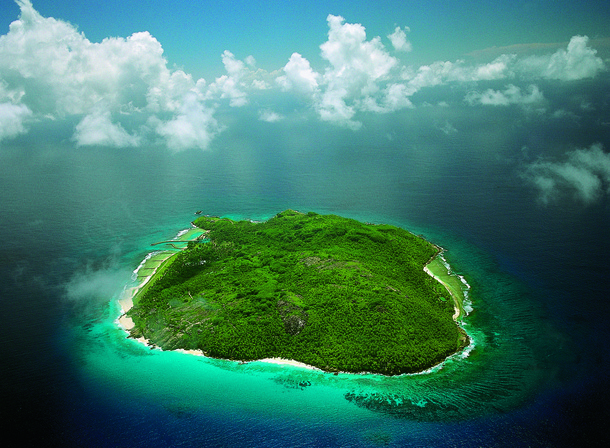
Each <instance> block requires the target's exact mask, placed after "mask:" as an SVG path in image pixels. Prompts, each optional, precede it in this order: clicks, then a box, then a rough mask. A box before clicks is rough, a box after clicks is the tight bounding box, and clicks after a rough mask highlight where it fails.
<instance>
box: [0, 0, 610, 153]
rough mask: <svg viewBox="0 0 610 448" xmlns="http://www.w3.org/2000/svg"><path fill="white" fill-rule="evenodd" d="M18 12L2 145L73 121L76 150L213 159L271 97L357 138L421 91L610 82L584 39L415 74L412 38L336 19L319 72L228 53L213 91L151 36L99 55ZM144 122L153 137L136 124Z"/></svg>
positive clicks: (535, 95) (96, 48)
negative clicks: (199, 151) (150, 151)
mask: <svg viewBox="0 0 610 448" xmlns="http://www.w3.org/2000/svg"><path fill="white" fill-rule="evenodd" d="M17 3H18V4H19V7H20V8H21V14H20V16H19V19H18V20H16V21H14V22H13V23H11V25H10V28H9V32H8V33H7V34H6V35H3V36H0V139H2V138H11V137H14V136H16V135H18V134H20V133H24V132H27V127H26V124H27V122H28V120H32V121H33V120H44V119H54V120H61V119H64V118H66V117H70V118H71V119H72V120H75V121H76V122H78V123H79V124H78V125H77V126H76V128H75V130H74V135H73V140H74V141H75V142H76V143H77V145H80V146H83V145H93V144H95V145H113V146H119V147H129V146H137V145H142V142H143V141H144V139H146V138H148V137H150V136H151V135H152V136H154V132H156V133H157V134H158V136H161V137H163V139H164V140H165V141H166V142H167V144H168V145H169V146H170V147H171V148H172V149H175V150H178V149H184V148H186V147H196V148H206V147H208V145H209V143H210V142H211V140H212V139H213V138H214V136H215V135H216V134H217V133H218V132H220V130H221V129H222V127H221V126H220V125H219V124H218V123H217V121H216V119H215V117H214V115H215V114H216V111H217V110H218V109H219V108H224V107H227V106H229V107H244V106H246V105H249V104H250V105H251V107H256V103H255V102H253V103H254V105H252V104H251V100H250V98H251V97H252V95H262V93H260V92H257V91H260V90H271V89H273V88H275V89H277V90H278V91H281V92H284V93H285V94H292V95H295V94H296V95H297V96H298V98H299V99H300V100H301V101H302V102H305V103H306V104H307V106H308V107H309V108H310V109H311V110H312V111H314V112H315V113H316V114H317V116H318V118H319V119H321V120H323V121H326V122H329V123H332V124H336V125H339V126H345V127H348V128H351V129H354V130H356V129H359V128H360V127H361V125H362V123H361V117H362V115H364V114H371V113H391V112H394V111H397V110H401V109H408V108H413V107H415V106H414V100H413V96H414V95H415V94H416V93H417V92H420V91H421V90H422V89H427V88H433V87H435V86H443V85H448V84H451V83H480V82H490V81H501V82H502V81H504V82H505V83H506V84H505V88H504V89H503V90H494V89H487V90H481V91H473V92H471V93H469V94H468V95H467V96H466V101H467V102H468V103H470V104H472V105H475V104H477V105H478V104H481V105H495V106H507V105H511V104H520V105H528V104H536V103H538V102H541V101H543V100H544V97H543V95H542V92H541V91H540V90H539V88H538V87H537V86H536V85H534V84H533V83H535V82H537V81H536V80H539V79H547V80H552V81H549V82H565V81H571V80H575V79H583V78H589V77H593V76H596V75H597V74H598V73H599V72H600V71H603V70H605V65H604V62H603V61H602V60H601V59H600V58H599V57H598V56H597V54H596V52H595V50H594V49H592V48H590V47H589V46H588V45H589V44H588V38H587V37H586V36H574V37H573V38H572V39H571V40H570V42H569V44H567V46H566V48H565V49H560V50H558V51H556V52H555V53H552V54H548V55H546V56H530V57H522V56H517V55H515V54H504V55H501V56H499V57H497V58H496V59H494V60H493V61H491V62H487V63H484V64H474V63H467V62H466V61H464V60H457V61H437V62H433V63H431V64H428V65H423V66H419V67H417V66H406V65H403V64H402V62H401V61H400V60H399V59H397V58H396V57H394V56H393V55H395V54H396V52H408V51H411V50H412V47H411V44H410V42H409V40H408V39H407V35H408V33H409V32H410V29H409V28H408V27H402V28H401V27H395V28H394V31H393V32H392V33H391V34H389V35H388V36H387V38H388V39H389V43H388V46H389V50H391V51H392V54H390V51H389V50H388V49H387V48H386V47H385V46H384V45H383V43H382V40H381V38H380V37H379V36H376V37H369V36H367V34H366V29H365V27H364V26H363V25H361V24H359V23H348V22H346V21H345V19H344V18H343V17H341V16H335V15H328V17H327V24H328V36H327V40H326V41H325V42H323V43H322V44H321V45H320V47H319V49H320V56H321V67H320V68H316V69H314V68H312V65H311V64H310V62H309V60H308V59H307V58H306V57H305V56H303V55H301V54H299V53H293V54H292V55H291V56H290V58H289V60H288V62H287V63H286V64H285V65H284V67H282V68H280V69H279V70H277V71H271V72H267V71H265V70H262V69H257V68H256V60H255V59H254V57H253V56H248V57H246V58H244V59H243V60H240V59H238V58H237V57H236V56H235V55H234V54H233V53H231V52H230V51H228V50H226V51H224V53H223V54H222V55H220V58H221V60H222V63H223V65H224V70H225V74H223V75H221V76H219V77H216V78H215V79H214V80H213V81H212V82H206V81H205V80H204V79H197V80H196V79H193V77H192V75H190V74H188V73H186V72H184V71H182V70H176V69H170V68H168V63H167V60H166V59H165V57H164V54H163V48H162V46H161V44H160V43H159V42H158V41H157V40H156V39H155V38H154V37H153V36H152V35H151V34H150V33H148V32H146V31H144V32H139V33H134V34H132V35H131V36H128V37H112V38H107V39H104V40H102V41H101V42H99V43H93V42H91V41H89V40H88V39H87V38H86V37H85V35H84V34H83V33H81V32H79V31H78V30H77V29H76V28H75V27H74V26H73V25H71V24H69V23H67V22H64V21H61V20H57V19H53V18H45V17H43V16H41V15H40V14H39V13H38V12H37V11H36V10H35V9H34V8H33V6H32V3H31V2H30V0H17ZM390 44H391V45H390ZM485 87H489V86H488V85H487V86H485ZM496 87H497V85H496ZM272 94H273V92H267V93H265V95H267V97H268V98H271V95H272ZM278 94H279V92H278ZM436 101H442V99H440V98H437V99H436ZM265 107H266V108H269V110H263V111H261V112H260V114H259V118H260V119H261V120H264V121H274V120H275V121H277V120H278V119H280V118H282V117H281V116H279V115H277V114H274V113H273V112H271V108H273V106H272V105H271V106H269V105H267V106H265ZM144 122H148V123H149V124H150V127H149V128H150V129H149V130H152V132H148V133H144V132H143V131H142V130H141V129H135V128H134V125H133V124H132V123H144ZM198 126H199V127H198ZM179 131H184V132H185V134H184V136H180V135H179Z"/></svg>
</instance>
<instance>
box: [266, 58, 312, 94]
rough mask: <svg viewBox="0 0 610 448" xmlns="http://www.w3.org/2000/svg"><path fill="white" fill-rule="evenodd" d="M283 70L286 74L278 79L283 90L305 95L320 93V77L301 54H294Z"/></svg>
mask: <svg viewBox="0 0 610 448" xmlns="http://www.w3.org/2000/svg"><path fill="white" fill-rule="evenodd" d="M282 70H283V71H284V73H285V74H284V75H282V76H278V77H277V78H276V82H277V83H278V84H279V85H280V86H281V88H282V90H284V91H289V90H294V91H297V92H299V93H301V94H305V95H313V94H315V93H316V92H317V91H318V79H319V78H320V75H319V73H317V72H315V71H313V70H312V68H311V65H310V64H309V61H308V60H307V59H305V58H304V57H303V56H301V55H300V54H299V53H293V54H292V56H290V60H289V61H288V63H287V64H286V65H285V66H284V67H283V69H282Z"/></svg>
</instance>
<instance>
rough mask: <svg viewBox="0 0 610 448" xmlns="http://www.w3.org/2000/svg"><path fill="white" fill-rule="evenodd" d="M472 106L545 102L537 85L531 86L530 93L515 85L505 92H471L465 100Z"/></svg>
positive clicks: (508, 87) (491, 90)
mask: <svg viewBox="0 0 610 448" xmlns="http://www.w3.org/2000/svg"><path fill="white" fill-rule="evenodd" d="M464 99H465V100H466V102H467V103H469V104H470V105H471V106H473V105H475V104H482V105H484V106H509V105H511V104H521V105H530V104H535V103H539V102H541V101H543V100H544V96H543V95H542V92H541V91H540V89H539V88H538V86H536V85H533V84H532V85H530V86H529V87H528V91H527V92H526V93H523V91H522V90H521V88H520V87H517V86H515V85H514V84H509V85H508V86H506V89H504V91H502V92H501V91H499V90H493V89H487V90H486V91H485V92H483V93H479V92H476V91H473V92H469V93H468V94H467V95H466V97H465V98H464Z"/></svg>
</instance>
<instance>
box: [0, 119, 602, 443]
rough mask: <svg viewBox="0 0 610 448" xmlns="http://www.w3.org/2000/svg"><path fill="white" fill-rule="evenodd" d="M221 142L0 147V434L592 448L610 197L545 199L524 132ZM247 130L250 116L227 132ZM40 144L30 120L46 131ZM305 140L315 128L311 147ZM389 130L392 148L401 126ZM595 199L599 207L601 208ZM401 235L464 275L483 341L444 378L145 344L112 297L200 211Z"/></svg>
mask: <svg viewBox="0 0 610 448" xmlns="http://www.w3.org/2000/svg"><path fill="white" fill-rule="evenodd" d="M299 126H302V127H303V128H305V127H306V126H307V124H306V123H303V124H300V125H295V127H294V128H292V129H286V130H285V131H284V132H279V131H278V132H275V133H274V134H273V135H270V134H268V133H267V131H266V130H265V129H263V128H264V126H260V127H259V130H258V131H257V130H255V129H249V128H244V129H243V130H233V131H231V132H230V133H229V132H226V133H223V134H220V136H219V137H218V138H217V140H216V141H215V145H214V147H213V148H211V149H210V150H208V151H205V152H204V151H185V152H182V153H177V154H172V153H171V152H169V151H167V150H166V149H165V148H157V147H152V148H139V149H128V150H125V149H112V148H75V147H74V145H73V144H72V143H71V142H70V141H67V140H62V138H61V136H59V137H58V136H54V135H51V136H50V137H49V142H45V141H38V142H32V141H31V139H29V140H28V139H26V137H23V138H17V139H15V140H13V141H10V142H3V146H2V148H0V299H1V307H2V308H1V310H2V312H1V313H0V319H1V323H0V359H1V363H2V364H1V366H2V370H1V381H0V387H1V395H0V396H1V400H2V405H1V409H2V418H1V420H0V421H1V426H2V428H3V435H4V436H5V439H6V440H12V437H15V436H16V437H17V439H16V440H18V443H17V444H15V445H14V446H41V447H42V446H45V447H47V446H48V447H51V446H61V447H70V446H82V447H150V448H154V447H170V446H172V447H173V446H176V447H191V446H192V447H205V446H219V447H220V446H227V447H229V446H230V447H257V446H261V447H368V446H374V447H375V446H388V447H509V446H510V447H560V446H561V447H563V446H597V445H599V446H601V445H603V441H604V439H605V440H606V441H607V440H608V437H607V435H606V431H607V428H606V425H607V422H608V421H609V420H608V419H609V418H610V404H609V403H610V401H609V400H610V385H609V384H610V383H609V381H608V380H609V379H610V375H609V374H608V372H609V368H610V361H609V360H610V348H609V347H610V343H609V341H610V326H609V325H608V318H609V316H610V300H609V299H610V294H609V292H608V290H609V289H608V286H609V282H608V278H609V274H610V262H609V261H608V260H609V249H610V238H609V237H610V204H608V202H607V200H605V199H604V200H602V202H600V203H597V204H595V205H594V206H585V205H583V204H581V203H578V202H577V201H570V200H565V201H563V202H559V203H555V204H551V205H548V206H543V205H542V204H540V203H539V202H538V201H537V193H536V192H535V191H533V190H532V189H531V188H530V187H529V186H527V185H526V184H525V183H524V182H523V180H522V179H521V178H520V176H519V170H520V169H521V164H522V163H523V160H524V159H523V158H524V157H525V156H524V154H523V153H522V151H521V150H520V148H521V147H522V146H523V145H522V144H521V142H518V141H517V142H515V141H511V142H510V143H511V144H510V145H509V144H507V143H506V142H507V140H502V141H499V142H498V143H497V144H498V145H505V147H495V148H494V150H493V151H486V150H485V144H487V145H491V144H494V142H493V141H491V140H490V141H488V142H480V141H479V142H476V143H477V144H476V145H475V144H474V143H475V142H472V141H469V140H467V139H465V138H463V137H461V135H462V134H456V135H455V136H453V137H451V136H450V137H446V136H442V137H443V138H442V139H441V138H440V137H439V138H438V139H434V138H431V137H429V136H427V135H423V133H422V135H406V134H404V135H401V134H400V133H398V134H397V133H396V131H395V130H393V131H392V132H393V134H392V135H387V130H385V129H379V130H377V131H375V132H373V131H371V130H369V131H366V132H365V131H362V132H359V133H354V132H352V131H347V130H336V129H331V130H328V131H327V132H326V133H325V131H324V130H323V129H322V130H321V131H320V133H315V134H314V133H312V132H307V130H306V129H299ZM233 129H240V127H235V126H234V127H233ZM38 135H40V132H39V133H38ZM312 135H316V137H315V138H313V137H312ZM390 137H391V138H390ZM604 201H605V202H604ZM287 208H292V209H296V210H301V211H315V212H318V213H334V214H339V215H343V216H347V217H352V218H356V219H359V220H363V221H367V222H379V223H381V222H383V223H389V224H394V225H399V226H402V227H404V228H406V229H408V230H411V231H413V232H414V233H416V234H421V235H423V236H425V237H426V238H427V239H429V240H430V241H432V242H434V243H436V244H438V245H440V246H442V247H444V248H445V249H446V253H445V255H446V258H447V260H448V262H449V263H450V265H451V267H452V268H453V271H454V272H455V273H456V274H460V275H463V276H464V277H465V278H466V280H467V282H468V283H469V285H470V286H471V289H470V292H469V294H470V301H471V307H472V310H471V312H470V314H469V315H468V317H467V318H466V319H465V324H464V325H465V328H466V329H467V331H468V332H469V334H470V335H471V336H472V338H473V340H474V348H472V350H470V351H469V352H468V353H467V356H466V355H463V356H456V357H454V358H453V359H451V360H449V361H447V362H446V363H445V364H444V365H443V367H442V368H439V369H435V370H434V371H432V372H428V373H424V374H419V375H410V376H401V377H388V378H386V377H381V376H375V375H346V374H340V375H332V374H325V373H320V372H316V371H308V370H304V369H299V368H293V367H286V366H277V365H269V364H262V363H251V364H239V363H234V362H229V361H220V360H212V359H206V358H202V357H196V356H192V355H187V354H182V353H176V352H162V351H158V350H150V349H149V348H147V347H145V346H143V345H140V344H138V343H137V342H135V341H132V340H129V339H126V338H125V333H124V332H123V331H122V330H120V329H119V328H118V327H117V325H116V323H115V320H116V319H117V317H118V315H119V313H120V311H119V308H118V305H117V303H116V300H117V299H118V298H119V297H120V295H121V293H122V291H123V289H124V288H125V287H126V286H131V285H133V280H132V273H133V271H134V269H136V267H137V266H138V265H139V263H140V262H141V260H142V259H143V258H144V257H145V256H146V255H147V254H148V253H149V252H151V251H152V250H154V248H153V247H152V246H150V244H151V243H154V242H156V241H161V240H165V239H169V238H172V237H173V236H175V235H176V234H177V233H178V232H179V231H180V230H182V229H185V228H187V227H189V223H190V221H191V220H192V219H193V218H194V217H195V215H194V212H195V211H197V210H202V211H203V213H204V214H211V215H221V216H230V217H232V218H247V219H255V220H261V219H267V218H269V217H271V216H273V215H274V214H276V213H278V212H280V211H282V210H284V209H287Z"/></svg>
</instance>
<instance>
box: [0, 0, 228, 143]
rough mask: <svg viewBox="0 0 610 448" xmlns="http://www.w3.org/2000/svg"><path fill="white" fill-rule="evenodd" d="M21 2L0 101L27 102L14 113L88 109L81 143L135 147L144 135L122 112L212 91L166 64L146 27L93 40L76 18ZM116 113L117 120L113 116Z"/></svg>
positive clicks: (1, 53)
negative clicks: (130, 129) (55, 16)
mask: <svg viewBox="0 0 610 448" xmlns="http://www.w3.org/2000/svg"><path fill="white" fill-rule="evenodd" d="M17 3H18V4H19V6H20V8H21V14H20V17H19V19H18V20H16V21H14V22H13V23H11V25H10V28H9V32H8V33H7V34H6V35H3V36H0V85H1V86H2V87H1V88H0V101H2V100H3V98H5V99H9V100H10V101H11V102H12V103H16V102H21V103H23V104H22V105H21V106H14V105H13V106H11V109H12V110H13V114H15V113H16V112H18V111H21V112H20V115H19V116H20V117H25V115H34V116H35V117H38V118H41V119H43V118H45V117H47V118H48V117H51V118H55V119H61V118H63V117H65V116H67V115H76V116H79V115H82V116H83V118H82V119H81V121H80V123H79V124H78V125H77V127H76V129H75V134H74V136H73V139H74V140H75V141H76V142H77V144H78V145H90V144H103V145H115V146H135V145H137V144H139V143H140V139H139V137H137V136H134V135H132V134H130V133H129V132H128V131H127V130H125V128H124V126H123V123H121V122H120V121H121V120H122V119H123V118H125V117H128V116H129V115H131V114H147V115H151V114H156V113H168V112H170V113H174V112H177V111H183V110H184V107H183V106H184V98H186V97H187V96H188V95H187V94H189V92H190V93H195V94H197V95H198V96H199V97H203V96H205V95H206V94H207V90H206V83H205V81H204V80H203V79H200V80H198V81H197V82H195V81H194V80H193V78H192V76H191V75H189V74H187V73H185V72H183V71H181V70H170V69H169V68H168V67H167V61H166V60H165V58H164V57H163V48H162V47H161V44H160V43H159V42H158V41H157V40H156V39H155V38H154V37H152V36H151V35H150V34H149V33H148V32H141V33H135V34H133V35H131V36H129V37H127V38H120V37H117V38H106V39H104V40H103V41H102V42H100V43H92V42H90V41H89V40H88V39H87V38H86V37H85V35H84V34H83V33H79V32H78V31H77V30H76V28H75V27H74V26H72V25H71V24H69V23H66V22H63V21H61V20H56V19H53V18H45V17H42V16H41V15H40V14H39V13H38V12H37V11H36V10H35V9H34V8H33V6H32V4H31V2H30V1H29V0H20V1H18V2H17ZM231 62H233V61H230V60H228V61H225V66H226V67H227V70H228V71H230V73H232V74H235V73H236V72H237V71H239V70H240V67H239V64H237V63H235V64H233V65H232V64H231ZM235 101H239V99H235ZM16 107H19V108H20V109H16ZM4 109H5V114H7V113H8V112H6V111H7V110H8V109H7V108H6V106H5V107H4ZM206 110H207V109H206ZM24 111H29V112H27V113H26V112H24ZM119 113H120V114H119ZM117 114H118V115H117ZM111 116H116V118H117V120H119V121H118V122H116V123H113V122H112V121H111V119H110V117H111ZM144 118H145V117H144ZM7 120H8V118H5V119H4V121H5V122H8V121H7ZM15 120H16V119H15V118H13V121H11V123H13V125H12V126H13V127H12V128H11V129H13V130H12V131H11V132H12V133H13V134H14V133H15V132H16V131H15V130H14V129H22V128H18V127H17V128H15V123H17V121H15ZM208 121H209V120H208ZM5 126H8V125H5ZM7 132H8V131H5V133H7ZM19 132H22V131H19Z"/></svg>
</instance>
